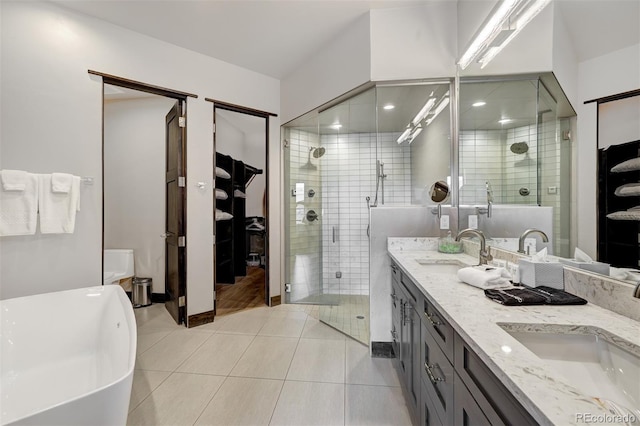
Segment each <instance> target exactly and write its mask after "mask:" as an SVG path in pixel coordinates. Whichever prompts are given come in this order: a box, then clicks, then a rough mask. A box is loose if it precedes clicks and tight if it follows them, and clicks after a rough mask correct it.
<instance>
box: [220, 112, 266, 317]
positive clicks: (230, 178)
mask: <svg viewBox="0 0 640 426" xmlns="http://www.w3.org/2000/svg"><path fill="white" fill-rule="evenodd" d="M213 111H214V118H213V120H214V135H215V136H214V153H215V154H214V179H215V188H216V189H215V196H214V232H215V250H214V279H215V292H214V300H215V302H214V306H215V315H225V314H229V313H232V312H237V311H240V310H244V309H248V308H254V307H259V306H268V305H269V302H270V299H269V284H268V269H267V265H268V251H267V241H268V230H267V223H268V222H267V205H268V192H267V164H268V163H267V145H268V134H269V127H268V126H269V123H268V122H269V114H267V113H262V112H259V111H255V110H251V109H245V108H242V107H238V106H235V105H229V104H225V103H219V102H215V101H214V108H213Z"/></svg>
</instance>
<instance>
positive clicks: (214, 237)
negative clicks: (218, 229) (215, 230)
mask: <svg viewBox="0 0 640 426" xmlns="http://www.w3.org/2000/svg"><path fill="white" fill-rule="evenodd" d="M213 245H214V246H215V245H216V234H213Z"/></svg>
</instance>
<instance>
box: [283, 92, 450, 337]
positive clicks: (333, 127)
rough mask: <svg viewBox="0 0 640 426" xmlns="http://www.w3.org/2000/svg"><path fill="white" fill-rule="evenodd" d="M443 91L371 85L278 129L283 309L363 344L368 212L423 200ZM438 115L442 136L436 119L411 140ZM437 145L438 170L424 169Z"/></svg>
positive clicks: (367, 326) (367, 303)
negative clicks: (300, 308) (308, 313)
mask: <svg viewBox="0 0 640 426" xmlns="http://www.w3.org/2000/svg"><path fill="white" fill-rule="evenodd" d="M449 90H450V82H449V81H445V82H442V81H439V82H437V83H435V82H411V83H398V84H377V85H375V86H373V87H370V88H368V89H366V90H364V91H359V92H357V93H355V94H347V95H345V96H344V97H343V98H342V99H339V100H337V101H336V102H334V103H332V104H330V105H328V106H325V107H322V108H320V109H318V110H316V111H312V112H310V113H308V114H305V115H304V116H302V117H300V118H298V119H296V120H293V121H291V122H289V123H287V124H285V125H284V126H283V128H282V132H283V133H282V138H283V141H284V145H285V150H284V156H285V158H284V164H285V188H286V189H285V190H286V194H285V214H286V217H285V223H286V226H285V232H286V237H285V238H286V242H285V247H286V248H285V253H286V260H285V271H286V281H285V282H286V286H285V302H286V303H304V304H314V305H319V308H318V317H319V319H320V321H322V322H324V323H326V324H328V325H330V326H332V327H333V328H335V329H337V330H339V331H341V332H343V333H345V334H347V335H349V336H351V337H353V338H354V339H356V340H358V341H360V342H362V343H364V344H366V345H368V344H369V335H370V315H369V312H370V299H369V294H370V276H369V275H370V251H371V248H370V240H369V235H370V227H369V223H370V211H371V209H374V208H379V207H383V206H384V207H389V206H411V205H412V204H423V203H424V199H423V195H424V194H425V193H426V189H425V186H427V182H426V181H427V180H430V178H431V175H432V174H434V173H440V172H442V173H444V175H443V176H442V177H441V178H445V177H446V173H448V170H449V154H448V150H449V146H450V140H449V138H448V135H449V127H448V126H449V108H448V103H449V102H448V101H449ZM443 110H444V111H446V112H445V113H443V114H442V117H444V118H442V117H441V119H442V120H444V121H443V122H446V125H445V126H444V127H445V130H444V133H445V135H441V133H442V131H441V130H442V129H441V128H440V126H439V125H437V123H436V124H434V125H432V126H431V127H430V128H431V129H438V130H437V131H435V130H432V131H431V132H428V131H425V132H424V133H422V135H420V133H421V131H422V130H423V129H426V127H427V126H428V125H429V124H431V122H432V121H434V119H435V118H436V116H437V115H438V114H439V113H440V112H442V111H443ZM434 132H436V133H435V134H437V135H438V137H437V139H438V143H436V142H435V141H433V140H432V139H433V138H434V136H433V135H434ZM429 133H431V138H429V137H427V134H429ZM441 141H444V145H445V150H446V151H447V153H446V156H445V157H444V158H443V157H438V158H439V160H438V163H442V164H443V167H440V168H439V167H437V166H436V165H435V164H434V165H433V167H432V166H429V167H425V165H426V163H425V162H423V161H422V160H423V159H424V157H425V156H430V155H432V154H434V151H433V149H434V148H433V146H434V144H435V145H437V146H440V142H441ZM427 145H430V146H431V148H429V147H427ZM438 149H439V148H438ZM412 153H415V154H416V155H414V157H413V158H412ZM416 159H419V160H416ZM440 160H441V161H440ZM434 163H435V161H434ZM441 169H443V170H446V172H445V171H442V170H441ZM431 183H432V182H430V181H429V182H428V185H430V184H431Z"/></svg>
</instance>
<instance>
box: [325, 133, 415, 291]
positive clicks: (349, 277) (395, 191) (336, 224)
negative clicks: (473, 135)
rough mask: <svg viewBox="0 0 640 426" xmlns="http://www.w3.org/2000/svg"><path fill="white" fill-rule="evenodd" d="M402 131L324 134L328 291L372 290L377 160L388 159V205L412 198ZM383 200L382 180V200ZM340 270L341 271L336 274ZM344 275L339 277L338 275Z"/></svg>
mask: <svg viewBox="0 0 640 426" xmlns="http://www.w3.org/2000/svg"><path fill="white" fill-rule="evenodd" d="M397 138H398V134H397V133H380V134H377V135H376V134H375V133H357V134H345V135H323V136H321V138H320V140H321V145H322V147H324V148H326V153H325V156H324V157H323V158H322V164H321V167H320V168H321V175H322V185H323V191H322V206H323V213H322V220H323V222H324V223H323V230H322V243H323V247H322V255H323V259H324V262H323V265H322V277H323V279H322V282H323V285H324V292H325V293H331V294H341V295H350V294H351V295H367V294H369V239H368V237H367V226H368V224H369V210H368V208H367V201H366V197H370V203H373V202H374V200H375V191H376V160H377V159H380V161H382V162H383V163H384V173H385V175H386V178H385V179H384V201H385V205H407V204H410V203H411V166H410V164H411V158H410V150H409V145H408V144H402V145H398V144H397V143H396V139H397ZM381 204H382V185H380V188H379V191H378V205H381ZM336 273H340V274H338V275H337V274H336ZM338 276H340V278H338Z"/></svg>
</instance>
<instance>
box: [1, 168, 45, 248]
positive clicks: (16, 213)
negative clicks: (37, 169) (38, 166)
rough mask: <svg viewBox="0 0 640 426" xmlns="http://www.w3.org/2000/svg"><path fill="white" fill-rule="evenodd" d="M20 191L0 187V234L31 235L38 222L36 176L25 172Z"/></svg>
mask: <svg viewBox="0 0 640 426" xmlns="http://www.w3.org/2000/svg"><path fill="white" fill-rule="evenodd" d="M25 174H26V179H25V181H24V182H25V183H24V189H23V190H22V191H11V190H10V191H6V190H4V189H3V188H0V236H6V235H33V234H35V233H36V224H37V223H38V177H37V176H36V175H34V174H31V173H26V172H25Z"/></svg>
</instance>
